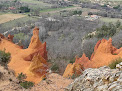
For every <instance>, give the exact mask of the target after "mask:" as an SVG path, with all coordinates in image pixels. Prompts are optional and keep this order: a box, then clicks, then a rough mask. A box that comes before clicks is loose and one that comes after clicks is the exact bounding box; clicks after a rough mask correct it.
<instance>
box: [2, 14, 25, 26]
mask: <svg viewBox="0 0 122 91" xmlns="http://www.w3.org/2000/svg"><path fill="white" fill-rule="evenodd" d="M25 16H26V15H22V14H3V15H0V24H2V23H5V22H9V21H11V20H14V19H18V18H22V17H25Z"/></svg>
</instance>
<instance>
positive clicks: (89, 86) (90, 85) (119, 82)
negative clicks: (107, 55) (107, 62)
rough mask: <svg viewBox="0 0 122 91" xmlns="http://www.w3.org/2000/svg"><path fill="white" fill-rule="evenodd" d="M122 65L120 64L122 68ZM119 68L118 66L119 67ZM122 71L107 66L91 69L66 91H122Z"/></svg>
mask: <svg viewBox="0 0 122 91" xmlns="http://www.w3.org/2000/svg"><path fill="white" fill-rule="evenodd" d="M121 64H122V63H120V64H118V65H119V67H120V68H121V67H122V65H121ZM117 67H118V66H117ZM121 90H122V71H120V70H118V68H117V69H110V68H109V67H107V66H103V67H100V68H99V69H96V68H95V69H93V68H89V69H86V70H85V71H84V72H83V74H82V75H81V76H80V77H78V78H76V79H75V81H74V82H73V83H71V84H70V85H69V86H68V87H67V88H66V90H65V91H121Z"/></svg>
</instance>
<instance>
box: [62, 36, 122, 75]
mask: <svg viewBox="0 0 122 91" xmlns="http://www.w3.org/2000/svg"><path fill="white" fill-rule="evenodd" d="M117 58H122V48H120V49H117V48H115V47H114V46H113V45H112V39H111V38H110V39H109V40H106V39H102V40H99V41H98V42H97V43H96V45H95V47H94V52H93V53H92V55H91V58H90V60H89V58H88V57H86V55H85V54H83V55H82V57H81V58H77V57H76V61H75V64H81V65H82V68H84V69H87V68H98V67H101V66H108V65H109V64H110V63H111V62H112V61H113V60H115V59H117ZM67 68H68V70H67ZM67 68H66V70H65V72H64V74H66V73H67V77H68V75H71V74H72V75H73V73H71V72H69V70H73V68H72V67H71V64H68V66H67ZM74 73H75V72H74ZM72 75H71V76H72ZM64 77H66V76H64Z"/></svg>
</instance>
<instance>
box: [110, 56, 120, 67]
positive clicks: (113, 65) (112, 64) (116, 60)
mask: <svg viewBox="0 0 122 91" xmlns="http://www.w3.org/2000/svg"><path fill="white" fill-rule="evenodd" d="M121 62H122V58H117V59H115V60H113V61H112V63H110V64H109V67H110V68H111V69H115V68H116V65H117V64H119V63H121Z"/></svg>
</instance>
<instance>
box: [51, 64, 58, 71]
mask: <svg viewBox="0 0 122 91" xmlns="http://www.w3.org/2000/svg"><path fill="white" fill-rule="evenodd" d="M51 70H52V71H58V70H59V67H58V65H57V64H53V65H52V67H51Z"/></svg>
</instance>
